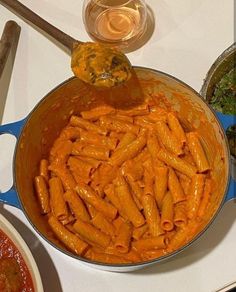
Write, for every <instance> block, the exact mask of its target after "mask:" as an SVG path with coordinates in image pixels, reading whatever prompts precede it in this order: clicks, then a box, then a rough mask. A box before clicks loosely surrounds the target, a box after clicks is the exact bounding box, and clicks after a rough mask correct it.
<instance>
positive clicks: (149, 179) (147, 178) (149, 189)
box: [143, 169, 154, 196]
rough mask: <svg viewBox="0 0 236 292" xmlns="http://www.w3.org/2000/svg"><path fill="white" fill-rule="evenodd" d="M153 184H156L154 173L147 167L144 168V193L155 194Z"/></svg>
mask: <svg viewBox="0 0 236 292" xmlns="http://www.w3.org/2000/svg"><path fill="white" fill-rule="evenodd" d="M153 184H154V177H153V175H152V174H151V173H150V172H148V171H147V170H146V169H145V170H144V190H143V194H144V195H151V196H154V190H153Z"/></svg>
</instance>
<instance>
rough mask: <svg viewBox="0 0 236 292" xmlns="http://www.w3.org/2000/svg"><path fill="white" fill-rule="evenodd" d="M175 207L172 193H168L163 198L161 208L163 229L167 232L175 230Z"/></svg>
mask: <svg viewBox="0 0 236 292" xmlns="http://www.w3.org/2000/svg"><path fill="white" fill-rule="evenodd" d="M173 219H174V205H173V198H172V195H171V193H170V192H167V193H166V195H165V197H164V198H163V202H162V208H161V228H162V229H163V230H165V231H171V230H172V229H173V228H174V222H173Z"/></svg>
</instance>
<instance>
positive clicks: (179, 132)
mask: <svg viewBox="0 0 236 292" xmlns="http://www.w3.org/2000/svg"><path fill="white" fill-rule="evenodd" d="M167 123H168V126H169V128H170V130H171V132H172V133H173V135H174V136H175V137H176V138H177V139H178V141H180V142H181V144H182V145H183V144H184V143H186V135H185V133H184V130H183V128H182V126H181V124H180V122H179V120H178V118H176V116H175V115H174V114H173V113H171V112H170V113H168V114H167Z"/></svg>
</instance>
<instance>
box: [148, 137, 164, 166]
mask: <svg viewBox="0 0 236 292" xmlns="http://www.w3.org/2000/svg"><path fill="white" fill-rule="evenodd" d="M147 149H148V151H149V153H150V155H151V158H152V165H153V168H154V169H155V170H156V168H157V167H159V166H164V165H165V164H164V163H163V162H162V161H160V160H159V159H158V158H157V157H158V156H157V153H158V151H159V150H160V145H159V143H158V139H157V137H156V135H155V134H154V133H153V132H149V135H148V138H147Z"/></svg>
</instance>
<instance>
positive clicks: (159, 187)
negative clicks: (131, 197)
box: [154, 167, 168, 209]
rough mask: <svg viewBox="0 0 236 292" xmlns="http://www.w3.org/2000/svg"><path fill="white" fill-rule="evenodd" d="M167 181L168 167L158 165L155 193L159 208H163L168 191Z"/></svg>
mask: <svg viewBox="0 0 236 292" xmlns="http://www.w3.org/2000/svg"><path fill="white" fill-rule="evenodd" d="M167 183H168V168H167V167H158V168H157V169H156V176H155V178H154V194H155V199H156V202H157V206H158V208H159V209H161V206H162V201H163V198H164V196H165V194H166V191H167Z"/></svg>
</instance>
